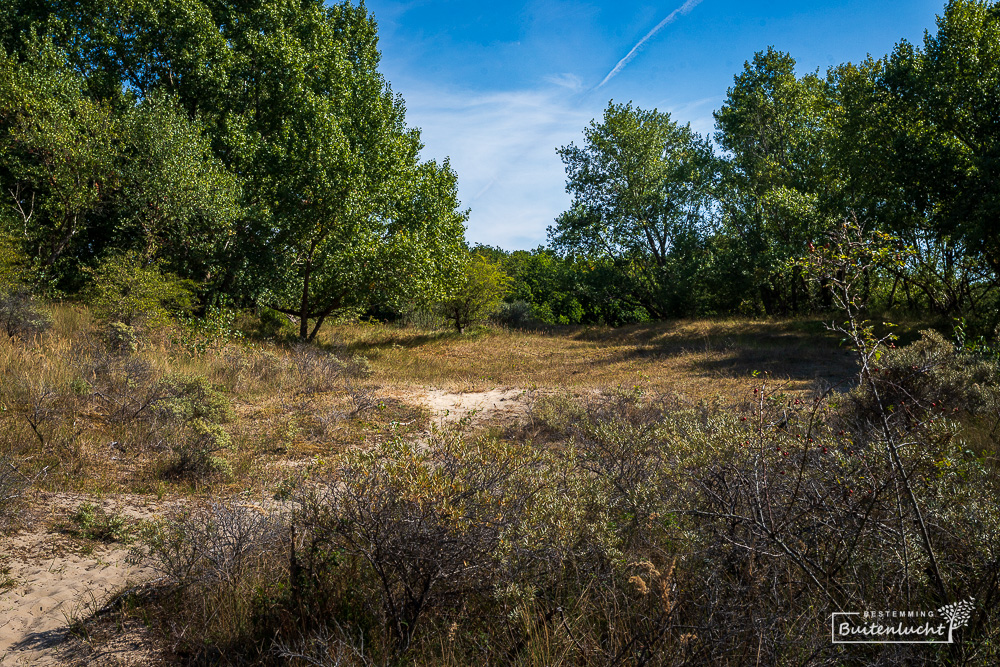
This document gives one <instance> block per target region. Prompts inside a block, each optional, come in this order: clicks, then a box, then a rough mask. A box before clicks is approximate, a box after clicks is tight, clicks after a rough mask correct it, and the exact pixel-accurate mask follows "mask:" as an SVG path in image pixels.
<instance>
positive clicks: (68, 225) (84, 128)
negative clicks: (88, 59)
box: [0, 41, 117, 286]
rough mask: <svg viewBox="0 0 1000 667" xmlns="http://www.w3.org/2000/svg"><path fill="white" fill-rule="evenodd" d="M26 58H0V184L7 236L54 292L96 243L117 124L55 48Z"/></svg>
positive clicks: (45, 46) (34, 48) (42, 47)
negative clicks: (86, 91) (96, 225)
mask: <svg viewBox="0 0 1000 667" xmlns="http://www.w3.org/2000/svg"><path fill="white" fill-rule="evenodd" d="M27 57H28V59H27V60H25V61H24V62H22V63H19V62H17V60H16V59H15V58H14V57H12V56H10V55H8V54H6V53H0V182H2V185H3V189H4V192H3V195H2V196H3V197H4V208H5V209H6V213H7V215H6V216H5V217H6V218H7V222H8V224H10V223H11V222H13V224H12V225H10V227H11V228H10V229H8V230H7V231H8V232H10V233H13V235H14V236H16V237H17V238H18V241H19V244H20V245H21V246H22V248H23V249H24V251H25V254H27V255H28V256H29V257H30V258H31V260H32V262H33V263H34V266H33V269H34V271H35V274H36V275H35V280H36V281H38V282H41V283H45V284H47V285H48V286H52V285H53V284H54V283H55V282H56V281H57V280H58V279H59V278H60V277H61V276H62V275H63V274H65V273H66V271H67V265H71V264H73V263H74V262H73V258H75V257H79V256H87V255H88V254H89V253H90V249H91V248H92V247H93V245H94V243H95V241H97V237H99V233H97V234H95V233H94V229H93V224H94V221H95V218H96V217H98V216H99V214H100V213H101V209H102V208H103V207H104V206H105V205H106V203H107V197H106V196H105V192H106V190H107V188H108V187H109V185H110V184H111V182H113V181H114V178H115V177H114V173H115V164H116V160H117V148H116V147H115V142H114V136H115V123H116V119H115V116H114V114H113V113H112V110H111V109H110V108H108V107H107V106H106V105H104V104H101V103H99V102H95V101H93V100H91V99H89V98H88V97H86V96H85V95H84V93H83V90H82V88H83V81H82V79H81V78H80V77H79V75H78V74H76V73H75V72H72V71H70V70H69V68H68V67H66V64H65V59H64V57H63V54H62V53H61V52H60V51H59V50H58V49H56V48H55V47H54V46H52V44H51V43H47V42H39V41H36V42H32V43H31V44H30V45H29V50H28V53H27ZM98 243H99V241H98Z"/></svg>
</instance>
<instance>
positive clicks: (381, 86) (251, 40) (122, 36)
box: [3, 0, 464, 338]
mask: <svg viewBox="0 0 1000 667" xmlns="http://www.w3.org/2000/svg"><path fill="white" fill-rule="evenodd" d="M10 1H11V2H13V3H14V4H16V5H17V6H18V7H19V11H18V13H17V14H18V16H21V15H28V16H32V17H33V21H32V26H33V29H35V30H39V31H43V32H44V33H45V34H46V35H48V36H49V37H50V38H51V39H52V40H54V41H55V42H56V43H57V44H60V45H62V46H63V47H64V48H65V49H66V51H67V52H68V53H69V55H70V58H71V61H72V63H73V65H74V67H76V68H77V69H79V70H80V71H84V72H87V73H88V74H89V76H88V78H87V85H88V90H89V91H90V92H91V94H92V95H94V96H96V97H98V98H101V99H107V100H110V101H112V103H114V104H116V105H118V106H119V107H121V108H123V109H132V108H133V107H135V106H136V104H137V103H141V105H140V109H142V108H145V107H146V106H147V105H148V104H152V106H151V107H149V109H150V114H153V111H155V110H156V109H157V108H160V107H162V106H163V104H162V103H160V104H159V106H157V103H156V102H155V100H157V99H159V98H157V95H160V96H170V97H172V98H173V99H176V100H177V101H178V103H179V104H180V105H181V106H182V107H183V109H184V110H185V111H186V112H187V116H188V117H189V118H196V119H197V122H198V124H200V125H201V126H202V127H204V129H205V131H206V133H207V135H208V136H209V137H210V139H211V145H212V150H213V152H214V154H215V156H216V157H217V158H218V159H219V160H220V161H221V162H222V164H223V165H225V167H226V169H228V170H229V171H230V172H231V173H232V174H235V175H236V176H237V178H238V179H239V191H240V195H241V196H240V201H239V203H240V214H239V215H237V216H236V217H235V219H232V225H231V229H232V235H231V236H230V237H228V238H227V236H226V234H224V233H223V234H219V233H215V234H214V236H215V237H216V238H227V240H226V241H225V242H223V243H222V244H221V248H218V250H219V251H220V256H219V257H218V258H217V260H216V261H215V266H214V267H213V268H214V270H209V269H208V268H207V267H202V268H200V269H199V270H198V272H196V271H194V270H193V269H192V270H191V271H190V274H191V275H195V274H196V273H200V275H198V276H197V277H199V278H201V277H207V276H209V275H211V277H212V279H213V289H214V290H215V292H216V293H218V292H225V293H229V294H231V295H235V296H237V297H239V298H242V299H244V300H253V301H255V302H257V303H259V304H264V305H270V306H273V307H275V308H277V309H280V310H282V311H283V312H288V313H292V314H294V315H296V316H297V317H298V318H299V323H300V335H301V336H302V337H303V338H311V337H313V336H315V335H316V332H317V331H318V330H319V326H320V325H321V324H322V322H323V320H324V319H325V318H326V317H328V316H330V315H332V314H335V313H340V312H351V311H356V310H360V309H364V308H365V307H367V306H368V305H369V304H370V303H371V302H372V301H373V300H378V299H383V300H386V301H389V302H392V301H395V300H399V299H401V298H403V297H404V296H411V295H412V294H413V293H414V292H421V291H423V292H427V293H428V298H433V296H434V295H435V293H440V292H441V290H442V289H443V288H444V286H445V284H446V283H447V280H448V276H449V275H451V274H453V273H454V266H455V264H456V261H455V255H456V252H457V248H458V247H459V245H460V243H461V236H462V223H463V221H464V217H463V214H461V213H460V212H459V211H458V210H457V198H456V197H455V188H454V182H455V176H454V173H453V172H452V171H451V169H450V167H449V166H448V165H447V164H443V165H439V164H435V163H426V164H424V163H422V162H421V161H420V160H419V151H420V148H421V145H420V141H419V133H418V132H417V131H416V130H413V129H411V128H408V127H407V126H406V124H405V108H404V105H403V102H402V100H401V99H400V98H399V97H398V96H396V95H394V94H393V93H392V91H391V89H390V88H389V86H388V84H387V83H386V81H385V80H384V78H383V77H382V76H381V74H380V73H379V72H378V63H379V57H380V56H379V51H378V48H377V31H376V26H375V22H374V20H373V18H372V16H371V15H370V13H369V12H368V10H367V9H366V8H365V7H364V5H363V4H362V5H357V6H356V5H354V4H352V3H351V2H347V1H345V2H340V3H336V4H332V5H330V6H327V5H326V4H325V3H323V2H321V1H320V0H279V1H277V2H269V3H256V4H255V3H249V4H248V3H237V2H231V1H223V2H215V1H214V0H212V1H208V0H204V1H202V0H168V1H167V2H152V1H150V0H111V1H110V2H107V3H103V2H102V3H98V2H95V1H94V0H81V2H79V3H54V4H49V3H44V2H41V1H40V0H10ZM18 20H20V19H18ZM3 39H4V41H5V42H6V43H10V42H12V41H16V40H15V39H14V38H13V37H11V36H10V35H9V34H8V35H6V36H5V37H3ZM149 100H153V102H148V101H149ZM153 115H155V114H153ZM160 116H161V120H162V121H163V122H166V123H168V124H169V123H170V122H171V120H172V118H173V116H172V115H171V114H167V113H165V112H164V113H161V114H160ZM169 147H170V146H160V148H161V149H166V148H169ZM154 148H156V147H155V146H154ZM197 152H198V151H197V150H194V153H197ZM188 157H191V155H190V154H189V155H188ZM153 167H154V169H153V170H152V171H149V170H147V172H146V174H145V175H143V174H140V175H139V176H140V178H138V179H137V182H138V183H139V184H142V183H145V182H148V179H147V178H145V177H144V176H150V177H154V178H164V177H166V178H174V180H175V181H176V180H177V178H180V177H181V176H182V174H180V173H174V174H167V173H165V169H164V166H163V165H162V164H161V165H159V166H158V165H153ZM199 168H201V169H202V171H203V173H204V172H205V170H207V171H208V172H210V173H211V174H212V175H213V178H214V179H215V181H216V182H220V179H221V175H220V174H219V173H218V172H217V171H216V170H214V167H212V165H211V164H208V163H206V162H202V163H200V167H199ZM157 170H159V171H157ZM175 171H176V170H175ZM194 173H195V171H193V170H190V169H188V170H187V171H186V174H194ZM175 177H176V178H175ZM186 181H187V176H186V175H184V177H183V178H180V182H186ZM404 195H406V196H410V197H411V198H413V201H407V200H406V199H405V196H404ZM433 197H436V198H437V201H436V202H434V203H433V204H432V203H431V202H430V199H431V198H433ZM210 201H211V200H210ZM203 203H208V202H203ZM190 204H191V202H190V199H189V198H183V199H179V200H177V202H175V204H173V205H171V206H170V207H167V208H171V209H173V210H172V211H167V210H166V209H165V208H164V207H163V206H162V205H161V210H160V211H157V210H156V209H155V208H154V209H150V208H148V207H147V209H144V210H142V211H132V213H133V215H132V216H131V219H132V220H133V221H136V220H140V221H142V223H143V224H152V225H153V227H155V228H156V229H158V230H162V229H163V228H164V225H166V227H168V228H170V229H175V230H185V232H187V231H194V232H195V233H196V234H197V233H198V232H200V231H201V230H202V229H204V228H205V225H204V224H203V223H204V222H206V218H205V216H204V215H201V214H200V213H199V215H196V216H194V217H193V218H192V217H191V216H190V215H187V216H186V217H184V220H185V222H183V223H179V222H178V220H179V218H178V215H176V213H177V211H176V209H178V208H182V209H184V210H183V211H182V212H183V213H185V214H186V213H189V212H190V211H191V210H192V208H193V209H196V210H197V211H202V212H203V211H206V210H208V209H206V207H205V206H203V205H202V204H198V205H197V206H191V205H190ZM217 209H222V210H214V211H213V210H208V212H210V213H212V215H213V216H215V219H216V220H219V222H220V224H223V225H224V226H226V225H228V222H227V221H228V220H229V219H230V215H229V213H230V207H228V206H219V207H217ZM152 214H155V215H152ZM131 224H133V225H137V224H139V223H138V222H132V223H131ZM206 238H207V237H206ZM150 240H151V241H155V242H156V244H157V247H160V248H167V249H169V250H170V252H169V256H170V257H171V261H172V262H173V261H174V259H173V258H174V257H175V250H179V251H180V254H181V256H182V261H180V262H177V263H176V265H175V264H171V266H173V267H174V268H176V269H177V270H180V269H181V268H182V266H187V265H189V264H192V263H193V264H194V265H197V264H198V258H199V257H200V256H201V255H203V254H204V250H205V249H204V248H201V247H199V245H200V244H199V243H197V241H195V242H193V246H194V247H192V248H187V247H184V248H176V243H175V242H173V241H171V240H170V239H169V238H166V237H165V235H164V234H163V233H159V232H157V233H156V234H153V235H151V236H150ZM168 246H170V248H168ZM171 248H172V249H171ZM164 252H165V253H166V250H164Z"/></svg>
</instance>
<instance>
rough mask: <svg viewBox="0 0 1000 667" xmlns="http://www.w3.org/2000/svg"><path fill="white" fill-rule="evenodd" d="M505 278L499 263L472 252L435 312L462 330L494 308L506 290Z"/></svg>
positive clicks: (506, 278) (506, 281) (507, 279)
mask: <svg viewBox="0 0 1000 667" xmlns="http://www.w3.org/2000/svg"><path fill="white" fill-rule="evenodd" d="M508 281H509V278H508V277H507V275H506V274H505V273H504V272H503V271H502V270H501V269H500V267H499V266H497V265H496V264H494V263H492V262H490V261H489V260H487V259H485V258H484V257H482V256H480V255H476V254H473V255H472V256H471V257H470V258H469V261H468V264H467V266H466V269H465V274H464V275H463V276H462V278H461V279H460V281H459V282H458V284H457V286H456V287H455V289H454V291H453V293H452V294H451V296H450V297H448V298H446V299H444V300H443V301H441V302H440V303H439V304H438V309H439V312H440V313H441V315H442V316H443V317H444V318H445V319H446V320H447V321H449V322H451V323H452V324H453V325H454V326H455V329H456V330H457V331H458V332H459V333H462V332H464V331H465V329H466V327H468V326H469V325H471V324H473V323H475V322H478V321H480V320H482V319H484V318H485V317H487V316H488V315H489V314H490V313H492V312H493V311H494V310H496V308H497V306H499V305H500V301H501V300H502V299H503V296H504V294H505V293H506V292H507V283H508Z"/></svg>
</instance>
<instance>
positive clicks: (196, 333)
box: [174, 306, 243, 356]
mask: <svg viewBox="0 0 1000 667" xmlns="http://www.w3.org/2000/svg"><path fill="white" fill-rule="evenodd" d="M238 316H239V313H237V311H235V310H232V309H231V308H217V307H215V306H210V307H209V308H208V310H207V311H206V312H205V314H204V315H203V316H201V317H188V316H181V317H180V318H178V324H180V329H179V332H178V334H179V335H178V336H177V338H175V339H174V342H175V343H176V344H178V345H180V346H181V347H182V348H183V349H184V350H185V351H186V352H187V353H188V354H190V355H192V356H198V355H202V354H205V353H206V352H209V351H215V352H218V351H219V350H221V349H222V348H223V347H225V346H226V345H227V344H228V343H231V342H232V341H235V340H239V339H241V338H242V337H243V332H242V331H240V330H239V329H238V328H237V326H236V320H237V318H238Z"/></svg>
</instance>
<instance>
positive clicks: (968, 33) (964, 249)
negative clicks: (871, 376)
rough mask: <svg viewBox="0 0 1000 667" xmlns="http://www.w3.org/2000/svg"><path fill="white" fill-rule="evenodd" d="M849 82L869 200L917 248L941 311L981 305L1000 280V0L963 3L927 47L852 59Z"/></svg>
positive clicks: (852, 129)
mask: <svg viewBox="0 0 1000 667" xmlns="http://www.w3.org/2000/svg"><path fill="white" fill-rule="evenodd" d="M837 83H838V87H839V89H840V95H841V98H842V99H843V103H844V109H845V113H844V116H845V118H844V123H843V126H842V128H841V133H840V142H841V146H842V154H843V156H844V158H843V160H844V164H845V165H846V166H847V168H848V170H849V172H850V184H851V188H852V190H853V191H854V192H855V193H856V197H857V201H858V207H859V209H861V210H862V211H864V213H865V216H866V217H867V218H868V219H869V220H873V221H876V222H877V223H878V224H880V225H881V226H883V227H885V228H887V229H889V230H890V231H892V232H893V233H895V234H897V235H899V236H901V237H903V238H904V239H906V240H907V242H908V243H909V244H910V245H912V246H914V248H915V249H917V251H918V254H916V255H914V257H916V258H918V259H919V260H920V261H919V263H918V264H917V265H915V266H914V267H913V268H912V270H911V271H910V272H909V273H908V275H907V276H906V278H907V281H908V282H910V283H913V285H914V286H915V287H916V288H917V289H919V290H920V291H922V292H923V293H924V294H925V296H926V299H927V301H928V305H930V307H931V308H933V309H935V310H938V311H940V312H943V313H951V312H955V311H956V310H966V309H968V308H970V307H971V308H973V309H974V308H976V307H977V302H978V301H979V298H978V293H979V292H981V291H982V288H983V287H984V286H989V285H990V283H996V282H997V281H998V279H1000V132H998V130H1000V112H998V109H1000V3H998V2H985V1H983V0H951V1H950V2H948V4H947V5H946V6H945V10H944V12H943V14H942V15H941V16H939V17H938V20H937V30H936V32H933V33H931V32H928V33H927V34H926V36H925V39H924V44H923V46H922V47H920V46H917V45H914V44H911V43H909V42H907V41H905V40H904V41H902V42H900V43H899V44H898V45H897V46H896V48H895V49H894V50H893V52H892V53H891V54H890V55H888V56H886V57H885V58H882V59H879V60H874V59H868V60H867V61H865V62H864V63H861V64H860V65H858V66H852V65H845V66H841V67H840V68H838V69H837ZM973 260H978V261H979V262H980V263H983V262H984V263H985V266H988V267H989V269H990V271H992V274H993V275H992V276H988V275H983V273H982V271H981V270H979V268H978V267H977V266H976V262H975V261H973ZM980 266H982V264H980Z"/></svg>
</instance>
